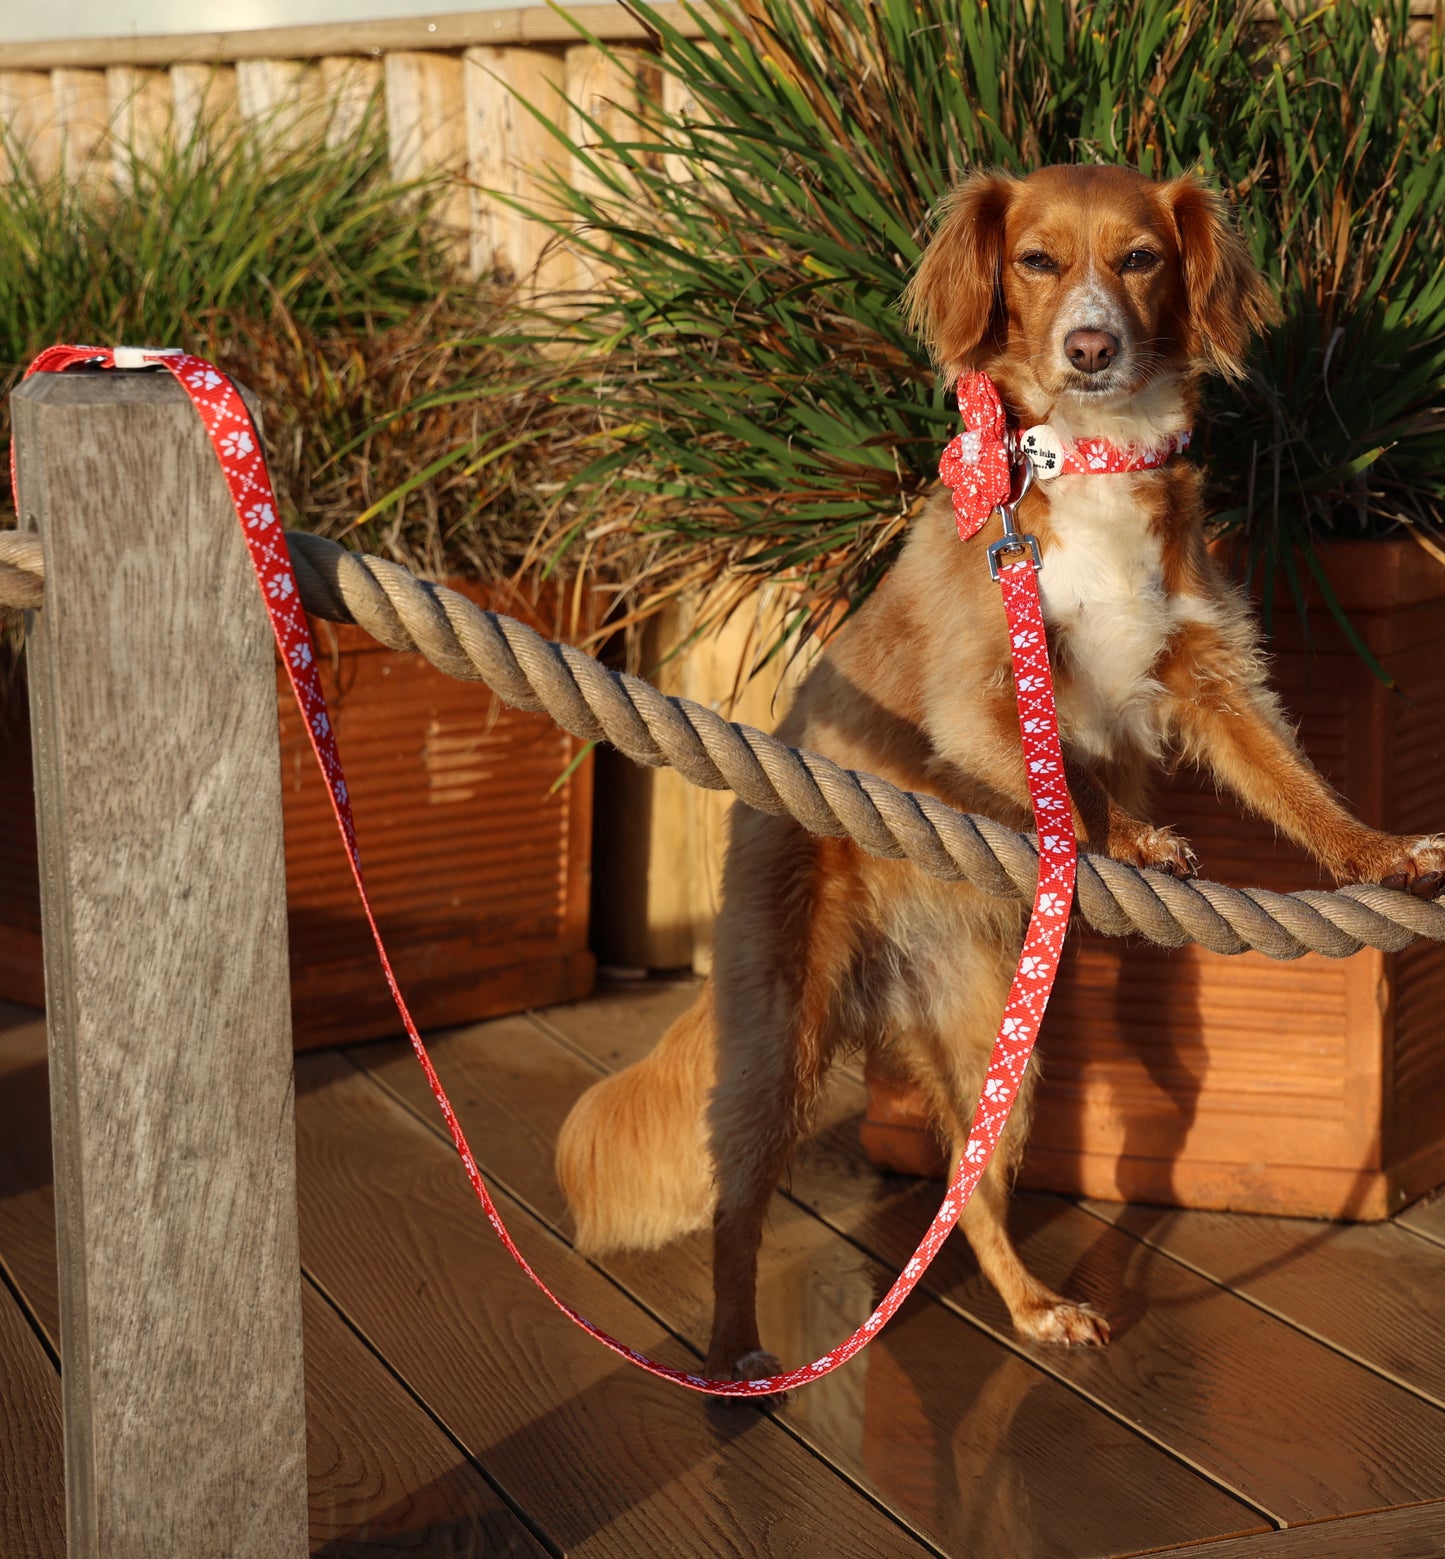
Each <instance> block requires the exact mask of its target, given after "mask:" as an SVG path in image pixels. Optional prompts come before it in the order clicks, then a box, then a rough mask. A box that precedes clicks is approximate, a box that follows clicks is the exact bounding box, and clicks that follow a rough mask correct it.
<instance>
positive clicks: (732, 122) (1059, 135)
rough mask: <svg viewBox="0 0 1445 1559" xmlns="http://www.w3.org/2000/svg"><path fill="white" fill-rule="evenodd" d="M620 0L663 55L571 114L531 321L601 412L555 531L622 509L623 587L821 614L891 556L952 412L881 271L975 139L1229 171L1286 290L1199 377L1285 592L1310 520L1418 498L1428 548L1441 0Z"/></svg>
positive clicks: (1437, 383) (1443, 520)
mask: <svg viewBox="0 0 1445 1559" xmlns="http://www.w3.org/2000/svg"><path fill="white" fill-rule="evenodd" d="M633 9H634V10H635V11H636V13H637V14H638V15H640V16H641V17H643V18H644V19H645V20H646V22H647V24H648V25H649V27H651V28H652V29H653V31H654V33H655V36H656V41H657V50H658V59H659V63H660V67H661V72H662V74H663V76H664V77H666V78H670V79H671V83H672V85H671V87H670V88H669V89H668V90H666V91H664V92H663V93H661V94H660V95H659V94H654V95H653V97H652V98H651V99H649V100H646V101H644V102H643V103H642V105H641V107H640V109H638V110H636V111H635V112H632V113H630V114H629V115H627V116H626V123H625V126H624V128H622V129H618V128H616V124H617V120H616V119H615V118H613V119H612V121H611V123H612V126H613V127H611V128H609V125H608V124H607V123H604V122H602V121H601V120H600V119H598V118H587V117H586V116H583V123H584V126H585V129H584V132H583V134H582V135H581V136H579V137H577V138H576V139H569V138H568V137H567V136H566V134H565V132H564V131H563V130H562V129H561V128H560V127H558V126H553V129H554V132H555V133H556V134H557V135H558V136H559V138H561V139H562V140H564V141H565V142H566V143H567V145H568V147H569V150H570V152H571V155H572V156H573V158H574V159H575V158H580V159H582V160H583V162H584V163H586V164H587V165H588V167H589V170H590V175H591V176H590V177H589V178H588V179H587V180H586V182H585V183H582V184H573V183H570V182H566V181H564V180H561V179H557V180H555V181H554V182H553V185H552V187H551V189H550V190H549V191H548V198H549V199H550V200H552V201H555V202H557V203H559V204H560V205H561V206H562V207H563V208H564V209H565V212H566V215H565V217H563V218H557V217H556V216H555V215H554V217H553V221H554V223H555V225H556V226H557V228H558V230H559V231H571V233H572V234H573V238H572V241H573V242H575V243H578V244H580V245H582V246H583V247H585V248H586V249H587V250H588V251H589V254H590V259H591V262H592V266H593V269H594V272H595V273H596V274H597V275H598V277H599V278H600V280H599V284H598V286H597V289H596V291H595V292H594V293H593V294H592V295H591V296H589V297H588V298H586V299H585V300H581V301H580V302H579V300H577V299H572V300H569V302H568V306H567V308H566V309H564V310H557V311H554V312H553V313H552V314H551V316H550V317H549V318H548V319H546V320H544V321H542V322H541V326H542V328H545V329H549V330H550V331H551V334H552V336H553V338H554V340H555V341H556V342H557V343H559V344H565V346H566V347H567V349H568V351H569V353H570V355H569V357H568V358H567V360H566V362H565V365H564V366H563V367H562V368H561V369H559V371H558V373H557V376H556V380H555V383H554V386H553V393H554V395H556V396H557V397H558V398H559V399H561V400H563V401H566V402H569V403H571V404H573V405H575V406H577V407H578V408H579V411H585V414H586V415H587V416H588V417H595V418H597V419H598V421H599V423H600V425H601V428H602V430H603V431H602V433H601V434H600V435H599V437H598V442H597V446H596V454H595V458H593V459H592V460H591V461H589V462H588V463H587V464H586V466H585V467H584V468H583V469H582V470H580V471H579V472H578V473H576V474H575V475H574V476H573V478H572V489H571V490H572V491H574V492H576V493H578V494H591V495H592V498H593V500H594V501H595V502H596V503H597V504H598V505H599V509H598V510H597V511H595V512H593V513H592V514H589V513H588V512H587V511H586V509H585V508H584V509H582V510H580V511H579V513H578V515H577V516H576V518H575V519H574V521H573V522H572V523H571V524H570V525H560V526H556V527H554V528H553V530H552V531H551V533H550V536H549V545H550V547H551V549H552V553H553V555H554V556H557V557H565V556H567V555H568V553H569V552H570V550H571V549H573V548H575V547H576V546H577V545H578V544H579V543H580V542H581V541H582V540H583V539H584V538H586V539H588V540H589V541H591V542H593V543H595V542H596V539H597V537H598V536H599V534H601V533H603V532H605V533H606V534H607V536H608V538H609V541H610V545H611V546H612V547H613V549H614V552H615V551H616V549H618V548H620V549H622V551H623V552H624V554H625V556H626V565H625V567H624V568H623V570H622V572H623V574H624V575H625V578H626V583H627V588H626V590H625V591H624V594H623V601H622V607H623V611H624V615H625V614H626V613H628V612H632V613H638V612H640V613H646V612H647V611H649V610H651V609H653V608H654V607H655V606H656V605H657V604H659V602H661V601H662V600H664V599H666V598H667V597H668V596H669V595H670V594H672V593H675V592H676V591H677V590H679V589H681V588H683V587H685V586H687V585H690V584H696V583H701V582H713V583H719V582H721V583H722V584H723V585H724V588H723V589H721V590H715V591H714V592H713V593H712V599H713V600H714V602H715V603H716V605H717V609H718V611H719V612H721V611H722V610H725V609H726V607H727V606H728V605H729V604H730V602H731V601H732V600H734V599H735V598H736V597H738V596H739V595H741V594H744V593H746V592H747V591H749V590H751V589H752V588H753V587H754V586H755V585H756V583H757V582H758V581H759V580H760V579H762V578H770V579H775V580H782V581H785V582H787V583H789V584H791V586H792V587H793V588H794V590H795V591H796V610H795V612H794V614H793V620H792V627H793V629H794V630H802V629H804V628H805V627H806V626H807V625H808V624H809V623H810V622H813V621H815V620H817V619H818V618H820V617H821V616H824V615H827V616H829V617H830V618H831V619H833V620H836V617H837V615H838V603H839V602H847V603H851V604H856V603H857V601H858V600H859V599H860V598H861V597H862V596H863V595H864V594H866V592H867V591H868V589H869V588H870V587H871V586H872V585H873V583H874V582H876V580H877V579H878V578H879V577H880V575H881V574H882V572H883V571H884V570H885V569H886V568H887V566H888V563H889V561H890V560H891V558H892V557H893V556H894V553H895V550H896V547H897V545H898V542H899V539H900V536H901V532H902V530H903V527H904V525H905V523H906V521H907V519H908V517H909V516H910V515H911V514H912V513H913V512H914V511H915V510H916V508H917V507H918V505H919V503H920V501H921V498H922V496H923V494H924V493H925V491H926V490H927V488H928V487H929V486H930V485H931V483H932V482H933V481H934V479H935V473H936V464H937V458H938V453H939V450H940V448H941V446H942V444H943V443H944V441H945V440H946V439H947V437H949V436H950V434H951V432H952V431H953V429H954V427H955V423H956V418H955V416H954V414H953V413H952V412H951V411H949V410H948V409H947V408H946V406H945V404H944V395H943V391H944V389H945V387H944V386H941V385H938V384H936V383H935V381H934V377H933V374H932V372H931V370H930V369H929V367H928V365H927V364H926V362H925V361H924V360H923V357H922V354H921V351H920V348H919V346H918V343H917V342H916V341H914V340H913V339H911V338H910V336H909V335H908V333H907V332H906V330H905V329H904V327H903V323H902V320H901V317H900V315H899V312H898V307H897V303H898V296H899V293H900V291H901V289H902V286H903V283H904V281H905V280H906V278H907V276H908V274H909V272H910V271H911V269H912V267H913V266H914V264H915V263H916V261H917V259H918V255H919V253H920V249H921V246H922V244H923V242H924V240H925V237H926V234H927V231H928V213H929V212H930V210H931V209H933V208H934V207H935V206H936V204H937V202H938V201H939V199H940V198H941V196H942V195H943V194H944V193H945V192H946V191H947V190H948V188H949V187H950V185H951V184H952V183H953V182H954V181H955V180H956V179H957V178H958V177H959V176H960V175H961V174H962V173H963V172H965V171H966V170H967V169H969V168H971V167H974V166H978V165H991V166H996V167H1003V168H1007V169H1011V170H1014V171H1017V172H1020V173H1022V172H1026V171H1028V170H1029V169H1031V168H1033V167H1036V166H1038V165H1040V164H1042V163H1048V162H1070V161H1087V162H1107V163H1116V162H1117V163H1127V164H1131V165H1134V166H1137V167H1138V168H1140V169H1141V170H1142V171H1144V172H1146V173H1148V174H1150V175H1153V176H1156V177H1168V176H1172V175H1175V174H1179V173H1183V172H1186V171H1189V170H1198V171H1200V172H1202V173H1203V174H1204V175H1205V176H1206V177H1208V178H1211V179H1214V180H1216V181H1218V182H1219V183H1220V184H1221V185H1222V186H1223V187H1224V188H1225V189H1226V190H1227V192H1228V193H1229V195H1230V197H1231V199H1232V200H1233V202H1234V204H1235V206H1236V209H1237V213H1238V218H1239V221H1240V223H1241V225H1242V227H1243V229H1244V231H1245V233H1246V235H1247V237H1248V241H1249V243H1250V245H1251V247H1252V249H1253V252H1254V255H1255V258H1256V259H1257V261H1258V262H1259V264H1260V265H1261V267H1262V268H1263V269H1264V271H1265V273H1266V274H1267V275H1268V276H1269V278H1270V279H1271V281H1272V282H1273V284H1274V286H1275V287H1276V289H1277V290H1278V293H1279V295H1280V297H1281V299H1282V301H1283V305H1284V309H1285V316H1286V317H1285V322H1284V324H1283V325H1282V326H1280V327H1279V328H1277V329H1276V330H1275V331H1274V332H1273V334H1272V335H1271V336H1270V338H1269V339H1268V340H1267V341H1266V342H1264V343H1263V344H1262V345H1261V346H1260V347H1259V348H1258V349H1257V350H1256V352H1255V353H1254V356H1253V358H1252V359H1251V363H1250V372H1249V378H1248V382H1247V383H1246V384H1245V385H1244V386H1243V387H1237V386H1236V387H1226V386H1220V385H1217V384H1216V385H1211V386H1210V387H1209V392H1208V404H1207V406H1206V409H1205V414H1204V417H1203V427H1202V434H1203V437H1202V440H1201V445H1200V448H1201V450H1202V453H1203V456H1204V458H1205V460H1206V462H1207V466H1208V470H1209V472H1210V477H1211V482H1212V488H1213V493H1212V498H1213V503H1214V507H1215V509H1216V511H1217V513H1218V517H1219V523H1220V525H1221V527H1222V528H1224V529H1228V530H1232V531H1234V532H1236V533H1237V534H1238V535H1239V536H1240V537H1241V538H1243V541H1244V546H1243V547H1242V548H1241V549H1240V551H1241V553H1242V555H1243V556H1244V558H1245V559H1246V562H1247V566H1248V567H1249V569H1250V570H1251V571H1253V572H1254V573H1256V574H1257V575H1260V576H1262V579H1261V582H1262V584H1263V586H1264V593H1265V598H1266V600H1267V599H1268V598H1269V596H1270V594H1271V592H1272V587H1273V584H1274V582H1275V579H1276V577H1278V578H1281V579H1283V580H1286V581H1288V583H1289V585H1290V587H1291V588H1292V590H1293V591H1294V593H1295V596H1296V598H1297V599H1302V596H1303V591H1304V581H1305V579H1306V578H1307V577H1308V576H1309V575H1310V574H1314V575H1315V588H1317V589H1319V590H1321V591H1322V592H1323V593H1324V595H1325V598H1326V600H1327V601H1328V602H1330V603H1331V604H1333V597H1332V596H1331V595H1330V594H1329V591H1328V586H1327V584H1326V583H1325V581H1324V577H1323V574H1322V572H1321V570H1320V566H1319V563H1318V559H1317V557H1316V553H1315V544H1316V542H1318V540H1319V539H1321V538H1323V537H1328V536H1352V535H1379V534H1383V533H1385V532H1388V531H1391V530H1396V529H1399V528H1401V527H1405V528H1408V529H1409V531H1410V532H1411V534H1413V535H1415V536H1416V537H1417V538H1418V539H1419V540H1420V541H1421V543H1422V545H1423V546H1424V547H1425V548H1427V549H1428V550H1429V552H1430V553H1431V556H1430V557H1426V556H1425V555H1424V553H1422V557H1421V562H1422V566H1428V567H1432V568H1433V567H1435V566H1437V561H1445V531H1442V525H1445V474H1442V473H1445V410H1442V406H1445V85H1442V47H1441V45H1442V19H1445V11H1442V9H1441V6H1440V5H1439V4H1437V6H1436V11H1435V19H1434V23H1433V26H1431V25H1428V24H1427V26H1426V27H1425V28H1424V29H1423V31H1422V29H1421V28H1420V26H1419V25H1418V24H1417V23H1412V21H1411V17H1410V11H1409V6H1408V4H1407V3H1406V0H1386V3H1385V4H1384V5H1371V6H1364V5H1358V4H1339V5H1332V6H1328V7H1325V8H1322V9H1320V10H1317V11H1308V12H1299V13H1293V14H1292V13H1291V11H1290V10H1288V9H1286V8H1283V7H1281V8H1271V10H1270V11H1269V13H1268V17H1265V16H1263V15H1261V14H1259V13H1256V12H1254V11H1252V10H1251V9H1250V8H1249V7H1242V6H1240V5H1238V4H1237V3H1235V0H1183V3H1181V0H1136V3H1133V4H1131V5H1128V6H1124V5H1118V4H1089V3H1082V4H1080V3H1069V0H1037V3H1035V4H1033V5H1032V6H1023V5H1012V4H1010V5H993V4H978V3H976V0H738V3H737V4H735V5H731V6H729V5H723V6H720V7H711V8H708V9H706V10H703V9H695V8H694V7H693V6H691V5H685V6H684V9H685V11H686V12H687V15H688V17H689V18H690V20H691V23H692V24H693V27H694V28H695V29H696V30H697V31H698V32H699V33H700V36H699V37H687V36H684V34H683V32H682V31H679V30H678V29H677V28H676V27H674V26H672V25H671V24H670V23H669V22H668V21H667V20H665V19H664V17H663V16H662V14H661V13H659V12H658V11H656V10H654V9H652V8H651V7H650V6H648V5H646V4H643V3H638V4H636V5H635V6H634V7H633ZM594 41H595V40H594ZM659 97H660V99H661V100H659ZM664 101H665V102H666V103H667V104H668V105H677V104H682V105H685V106H684V107H676V106H666V107H665V106H664ZM537 214H538V215H539V216H541V217H545V214H546V213H545V211H543V210H540V209H539V211H538V213H537ZM534 328H538V327H537V324H536V322H534ZM623 503H625V504H630V506H631V507H630V514H629V523H628V524H627V525H626V526H623V525H621V524H620V522H619V521H618V520H617V518H616V517H615V516H616V513H617V511H618V507H619V504H623ZM603 509H605V510H606V512H607V514H608V515H610V516H612V517H611V518H609V519H605V520H599V519H598V514H600V513H601V512H602V510H603ZM1334 609H1335V610H1336V614H1337V616H1341V619H1342V622H1343V617H1342V614H1340V613H1339V611H1338V608H1337V607H1335V608H1334ZM1344 626H1345V628H1346V631H1347V632H1351V633H1352V630H1351V629H1349V626H1348V623H1344ZM1356 644H1357V647H1358V648H1359V649H1360V650H1361V653H1367V652H1366V651H1365V650H1364V647H1363V645H1362V644H1360V643H1359V641H1358V639H1356Z"/></svg>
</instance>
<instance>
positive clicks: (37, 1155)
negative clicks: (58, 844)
mask: <svg viewBox="0 0 1445 1559" xmlns="http://www.w3.org/2000/svg"><path fill="white" fill-rule="evenodd" d="M0 1123H3V1124H0V1260H3V1263H4V1265H5V1267H6V1270H7V1271H8V1272H9V1274H10V1276H11V1279H12V1281H13V1282H14V1283H15V1285H16V1287H17V1288H18V1289H19V1290H20V1291H21V1292H22V1293H23V1294H24V1296H25V1301H26V1303H27V1305H28V1306H29V1307H30V1309H31V1311H32V1312H33V1313H34V1315H35V1317H36V1319H37V1321H38V1323H39V1325H40V1326H41V1328H42V1329H43V1331H44V1333H45V1335H46V1337H47V1339H48V1341H49V1342H50V1345H51V1347H52V1348H58V1345H59V1335H60V1330H59V1326H60V1323H59V1297H58V1280H57V1273H56V1262H55V1221H54V1203H53V1200H52V1196H51V1186H50V1175H51V1170H50V1114H49V1087H48V1082H47V1077H46V1059H45V1023H44V1019H43V1018H42V1017H41V1015H40V1014H39V1013H35V1012H31V1011H29V1010H28V1009H24V1008H16V1007H10V1006H6V1005H4V1004H0ZM0 1298H8V1294H5V1293H4V1291H3V1289H0ZM12 1303H13V1301H12ZM302 1319H303V1326H304V1341H305V1362H306V1422H307V1436H306V1439H307V1447H306V1451H307V1455H306V1460H307V1475H308V1484H309V1507H310V1543H311V1550H312V1552H313V1553H317V1554H324V1555H326V1556H327V1559H380V1556H382V1555H393V1554H395V1555H402V1554H405V1555H408V1556H411V1559H426V1556H433V1555H434V1556H436V1559H443V1556H448V1559H450V1556H455V1555H459V1554H466V1553H486V1554H493V1553H495V1554H504V1555H512V1554H516V1555H540V1554H542V1553H544V1552H545V1550H544V1549H543V1548H542V1547H541V1546H540V1545H538V1544H537V1543H536V1542H535V1540H534V1539H533V1538H532V1536H531V1534H530V1533H529V1532H528V1530H527V1528H526V1527H525V1526H524V1525H523V1524H522V1522H521V1521H519V1520H518V1519H517V1517H516V1516H515V1515H514V1514H513V1513H512V1511H511V1510H510V1509H509V1508H508V1507H507V1506H506V1504H505V1502H504V1501H503V1500H502V1499H501V1497H500V1496H499V1495H498V1494H497V1492H496V1491H495V1490H494V1489H493V1488H492V1487H491V1486H490V1485H489V1484H488V1483H487V1481H486V1479H485V1478H483V1477H482V1475H481V1474H480V1473H479V1472H478V1471H477V1469H476V1468H475V1467H474V1466H473V1465H472V1464H471V1463H470V1462H468V1461H467V1459H466V1458H465V1456H463V1454H462V1453H461V1452H460V1451H459V1450H458V1448H457V1447H456V1446H455V1445H454V1444H453V1443H452V1441H451V1440H449V1439H448V1438H447V1436H446V1435H445V1434H443V1433H442V1431H441V1430H440V1429H439V1428H438V1427H437V1426H436V1424H435V1423H434V1422H433V1421H432V1420H431V1419H430V1418H429V1417H428V1416H427V1414H426V1413H425V1411H424V1410H423V1409H422V1408H421V1407H420V1406H419V1405H418V1404H417V1403H416V1402H415V1401H414V1400H413V1399H412V1398H411V1397H410V1396H409V1395H408V1394H407V1392H406V1391H405V1390H404V1389H403V1388H402V1387H401V1386H400V1385H399V1384H398V1383H397V1381H396V1380H395V1379H393V1378H392V1376H391V1375H390V1374H388V1373H387V1371H386V1369H385V1367H384V1366H383V1365H382V1364H381V1363H380V1361H379V1360H377V1359H376V1358H375V1357H374V1355H373V1354H372V1353H371V1352H370V1351H369V1350H368V1349H367V1347H366V1346H365V1344H364V1343H362V1341H361V1340H360V1339H359V1338H358V1337H357V1336H356V1335H355V1334H354V1333H353V1332H352V1331H351V1330H350V1328H348V1327H347V1325H346V1324H345V1322H344V1321H342V1320H341V1318H340V1317H339V1316H338V1315H337V1314H336V1312H335V1311H334V1310H333V1309H332V1308H331V1307H330V1306H329V1305H327V1304H326V1303H325V1302H324V1300H322V1299H321V1298H320V1297H319V1296H318V1294H317V1293H316V1291H315V1290H314V1289H313V1288H312V1287H311V1286H310V1285H309V1284H308V1285H303V1289H302ZM0 1320H3V1318H0ZM31 1341H32V1342H33V1343H34V1345H35V1348H36V1349H37V1350H39V1348H40V1345H39V1343H38V1342H36V1341H35V1339H34V1337H33V1334H32V1337H31ZM9 1357H10V1355H9V1352H8V1350H7V1347H6V1342H5V1340H4V1338H3V1337H0V1458H4V1457H5V1456H6V1451H5V1447H4V1444H3V1439H4V1433H5V1426H6V1424H7V1423H9V1422H10V1421H11V1418H10V1412H9V1410H8V1407H7V1406H6V1405H5V1404H4V1390H5V1386H6V1377H7V1376H8V1373H9V1372H8V1370H7V1369H6V1367H5V1361H6V1360H8V1358H9ZM42 1357H44V1355H43V1353H42ZM46 1367H47V1368H48V1369H49V1371H50V1375H51V1376H52V1378H54V1377H55V1370H54V1368H53V1366H50V1364H49V1361H48V1360H47V1361H46ZM12 1384H13V1383H12ZM15 1389H19V1388H18V1387H16V1388H15ZM60 1418H61V1410H60V1395H59V1390H58V1388H57V1389H56V1390H55V1393H54V1400H53V1418H52V1419H51V1421H50V1423H49V1424H48V1425H47V1424H46V1423H44V1422H39V1421H37V1422H36V1423H35V1426H34V1431H33V1432H34V1434H35V1436H36V1439H35V1444H36V1446H37V1447H38V1448H40V1450H41V1452H42V1453H43V1454H42V1459H41V1460H42V1466H43V1468H44V1469H45V1472H46V1474H47V1476H37V1479H36V1482H35V1485H34V1488H33V1490H31V1491H30V1493H28V1494H27V1495H26V1505H25V1509H26V1513H27V1515H33V1516H34V1519H36V1520H37V1521H44V1520H45V1519H47V1516H46V1513H47V1511H48V1510H49V1507H50V1503H51V1502H52V1501H53V1503H54V1507H55V1510H56V1512H57V1513H58V1514H57V1519H58V1520H59V1521H61V1523H62V1526H61V1527H60V1528H59V1529H58V1530H59V1531H60V1533H61V1536H60V1538H59V1539H58V1544H59V1546H58V1547H57V1548H55V1549H54V1550H51V1549H47V1548H45V1547H44V1546H43V1545H41V1546H37V1548H36V1552H37V1553H49V1552H52V1551H54V1552H57V1553H63V1552H64V1537H63V1519H64V1498H63V1471H62V1466H61V1456H60ZM52 1445H53V1454H51V1452H50V1451H48V1450H47V1449H46V1448H47V1447H51V1446H52ZM31 1503H33V1504H34V1506H35V1510H34V1512H30V1510H29V1505H30V1504H31ZM5 1519H6V1522H7V1525H6V1526H4V1527H0V1553H3V1554H4V1555H5V1556H6V1559H9V1556H10V1555H12V1554H24V1553H26V1549H25V1548H24V1547H17V1546H15V1542H16V1540H15V1539H14V1538H13V1537H12V1533H11V1530H10V1527H9V1525H8V1523H9V1520H10V1515H9V1512H8V1510H7V1512H6V1517H5Z"/></svg>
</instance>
